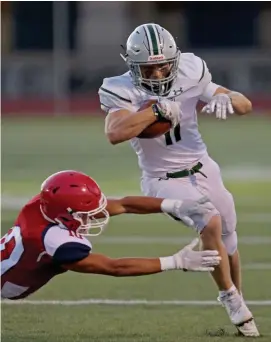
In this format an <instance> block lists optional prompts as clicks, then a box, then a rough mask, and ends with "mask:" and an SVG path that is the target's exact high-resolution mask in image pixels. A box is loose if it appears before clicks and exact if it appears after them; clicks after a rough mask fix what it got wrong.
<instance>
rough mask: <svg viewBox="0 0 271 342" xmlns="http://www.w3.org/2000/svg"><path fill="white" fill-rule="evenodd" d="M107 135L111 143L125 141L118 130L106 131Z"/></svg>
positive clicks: (115, 143)
mask: <svg viewBox="0 0 271 342" xmlns="http://www.w3.org/2000/svg"><path fill="white" fill-rule="evenodd" d="M106 136H107V139H108V141H109V142H110V144H112V145H117V144H120V143H122V142H123V141H125V140H124V139H123V138H122V137H121V135H120V134H119V133H118V132H115V131H111V132H106Z"/></svg>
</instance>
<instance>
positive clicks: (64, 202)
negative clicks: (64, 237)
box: [40, 170, 109, 236]
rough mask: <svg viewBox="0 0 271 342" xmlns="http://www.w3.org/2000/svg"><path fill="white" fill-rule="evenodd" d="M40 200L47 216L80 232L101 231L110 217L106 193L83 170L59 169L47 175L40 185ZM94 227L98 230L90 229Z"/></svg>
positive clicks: (42, 209)
mask: <svg viewBox="0 0 271 342" xmlns="http://www.w3.org/2000/svg"><path fill="white" fill-rule="evenodd" d="M40 202H41V205H40V209H41V212H42V214H43V216H44V217H45V219H47V220H48V221H50V222H56V223H58V224H61V225H64V226H65V227H66V228H68V229H70V230H73V231H75V232H77V233H79V234H81V235H87V236H96V235H99V234H101V232H102V231H103V229H104V228H105V226H106V225H107V223H108V221H109V213H108V211H107V210H106V205H107V200H106V197H105V195H104V194H103V193H102V192H101V190H100V188H99V185H98V184H97V183H96V182H95V181H94V180H93V179H92V178H91V177H89V176H88V175H86V174H84V173H82V172H78V171H73V170H67V171H60V172H57V173H54V174H53V175H51V176H50V177H48V178H47V179H46V180H45V181H44V182H43V183H42V185H41V193H40ZM95 228H96V229H97V228H98V229H99V231H98V232H96V233H91V232H90V231H93V229H95Z"/></svg>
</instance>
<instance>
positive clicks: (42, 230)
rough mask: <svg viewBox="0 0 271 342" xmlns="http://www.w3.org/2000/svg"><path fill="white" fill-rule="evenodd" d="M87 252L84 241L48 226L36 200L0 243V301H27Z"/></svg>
mask: <svg viewBox="0 0 271 342" xmlns="http://www.w3.org/2000/svg"><path fill="white" fill-rule="evenodd" d="M90 251H91V244H90V242H89V241H88V240H87V239H86V238H85V237H83V236H81V235H78V234H76V233H74V232H72V231H69V230H67V229H64V228H62V227H60V226H59V225H56V224H54V223H50V222H48V221H47V220H46V219H45V218H44V217H43V215H42V214H41V211H40V196H39V195H37V196H35V197H34V198H33V199H32V200H30V201H29V202H28V203H27V204H26V205H25V206H24V207H23V209H22V210H21V211H20V213H19V216H18V217H17V220H16V221H15V225H14V227H12V228H10V229H9V231H8V232H7V234H6V235H5V236H3V238H2V239H1V297H2V298H9V299H21V298H24V297H27V296H28V295H29V294H31V293H33V292H35V291H37V290H38V289H39V288H41V287H42V286H43V285H45V284H46V283H47V282H48V281H49V280H50V279H51V278H53V277H54V276H56V275H58V274H60V273H63V272H65V269H64V268H62V267H61V265H63V264H65V263H71V262H75V261H79V260H82V259H84V258H85V257H87V255H88V254H89V253H90Z"/></svg>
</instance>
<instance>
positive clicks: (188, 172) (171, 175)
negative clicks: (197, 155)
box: [166, 162, 207, 178]
mask: <svg viewBox="0 0 271 342" xmlns="http://www.w3.org/2000/svg"><path fill="white" fill-rule="evenodd" d="M202 166H203V165H202V163H200V162H198V163H197V164H196V165H195V166H193V167H192V168H191V169H185V170H181V171H176V172H167V174H166V176H167V178H184V177H189V176H192V175H194V174H195V173H200V174H202V175H203V176H204V177H205V178H207V176H206V175H205V174H204V173H203V172H201V171H200V169H201V168H202Z"/></svg>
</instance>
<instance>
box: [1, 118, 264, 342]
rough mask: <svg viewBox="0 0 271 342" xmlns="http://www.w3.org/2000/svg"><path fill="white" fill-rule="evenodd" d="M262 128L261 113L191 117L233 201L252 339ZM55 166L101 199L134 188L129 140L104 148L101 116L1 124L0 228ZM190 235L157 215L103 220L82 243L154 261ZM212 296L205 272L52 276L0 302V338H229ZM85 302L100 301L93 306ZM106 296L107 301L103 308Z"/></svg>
mask: <svg viewBox="0 0 271 342" xmlns="http://www.w3.org/2000/svg"><path fill="white" fill-rule="evenodd" d="M270 124H271V123H270V119H268V118H262V117H259V118H255V117H251V118H249V117H248V118H245V117H244V118H236V119H230V120H228V121H226V122H219V121H217V120H215V119H209V118H206V117H204V118H202V119H201V120H200V127H201V131H202V133H203V136H204V138H205V141H206V142H207V144H208V146H209V153H210V154H211V156H212V157H213V158H215V159H216V160H217V161H218V162H219V164H220V165H221V167H222V171H223V175H224V179H225V183H226V185H227V187H228V188H229V189H230V190H231V191H232V193H233V194H234V197H235V200H236V208H237V213H238V218H239V222H238V232H239V239H240V251H241V254H242V262H243V269H244V272H243V281H244V295H245V298H246V299H247V300H249V301H253V302H252V304H254V306H251V308H252V310H253V313H254V315H255V318H256V319H257V322H258V325H259V328H260V330H261V332H262V334H263V335H264V336H263V338H261V341H262V342H268V341H270V340H271V332H270V327H271V319H270V312H271V294H270V289H271V254H270V246H271V231H270V223H269V222H270V219H271V158H270V135H271V128H270ZM61 169H78V170H82V171H84V172H86V173H89V174H90V175H92V176H93V177H94V178H95V179H96V180H97V181H98V182H99V183H100V185H101V188H102V189H103V191H104V192H105V193H106V194H108V195H122V194H137V193H138V194H139V192H140V187H139V176H140V174H139V170H138V167H137V160H136V156H135V155H134V153H133V151H132V150H131V148H130V146H129V144H123V145H117V146H111V145H109V143H108V142H107V141H106V139H105V137H104V135H103V122H102V120H100V119H93V118H80V117H78V118H75V119H73V118H67V117H58V118H47V119H44V118H40V119H33V118H31V119H27V118H23V119H18V118H9V119H8V118H3V119H2V231H3V232H5V231H6V230H7V229H8V228H9V227H10V226H11V225H12V222H13V220H14V219H15V215H16V212H17V207H18V205H20V203H21V202H24V201H25V200H26V199H27V198H29V197H30V196H31V195H33V194H35V193H36V192H37V191H38V190H39V187H40V184H41V182H42V181H43V180H44V179H45V178H46V177H47V176H48V175H49V174H51V173H53V172H56V171H59V170H61ZM193 236H195V234H194V233H193V232H192V231H190V230H188V228H185V227H183V226H181V225H179V224H177V223H175V222H173V221H171V220H168V219H166V218H165V217H163V216H162V215H150V216H143V217H142V216H141V217H136V216H133V215H130V216H129V215H127V216H123V217H119V218H112V219H111V224H110V226H109V227H108V229H107V231H106V232H105V233H104V235H103V236H102V237H98V238H95V239H93V241H92V243H93V246H94V251H99V252H102V253H106V254H108V255H110V256H113V257H114V256H115V257H118V256H162V255H169V254H172V253H174V252H175V251H177V250H178V249H179V248H180V247H181V246H183V245H184V244H185V242H186V241H188V240H189V239H190V238H192V237H193ZM216 296H217V292H216V289H215V286H214V285H213V283H212V281H211V279H210V277H209V275H206V274H191V273H188V274H187V273H186V274H184V273H181V272H180V273H179V272H168V273H163V274H158V275H154V276H148V277H139V278H129V279H128V278H126V279H124V278H123V279H115V278H109V277H108V278H107V277H104V276H96V275H95V276H88V275H78V274H72V273H70V274H65V275H60V276H59V277H57V278H55V279H54V280H53V281H52V282H51V283H50V284H49V285H47V286H46V287H44V288H43V289H42V290H40V291H39V292H38V293H37V294H35V295H33V296H31V297H29V300H31V301H32V302H31V303H29V304H23V305H18V304H17V305H7V304H2V341H3V342H21V341H22V342H24V341H25V342H26V341H27V342H32V341H33V342H34V341H35V342H77V341H78V342H79V341H80V342H86V341H97V342H98V341H99V342H109V341H110V342H128V341H130V342H132V341H137V342H138V341H144V342H149V341H150V342H158V341H161V342H177V341H182V342H192V341H193V342H194V341H198V342H203V341H214V342H216V341H225V342H230V341H234V340H235V339H236V338H235V337H234V332H235V330H234V328H232V326H231V324H230V323H229V321H228V318H227V316H226V314H225V312H224V309H223V308H221V307H220V306H218V305H213V304H214V303H215V299H216ZM93 299H99V300H101V301H100V302H99V303H103V304H93ZM107 299H110V300H113V302H109V303H108V304H107V305H105V303H106V300H107ZM80 300H81V302H79V301H80ZM91 300H92V302H91ZM129 300H131V301H132V302H129ZM136 300H139V301H140V300H141V302H136ZM144 300H145V302H142V301H144ZM43 301H45V302H43ZM46 301H47V302H46ZM48 301H50V302H48ZM88 301H89V302H88ZM165 301H166V302H165ZM167 301H169V302H167ZM191 301H196V303H195V302H194V303H192V302H191ZM203 301H206V302H203ZM90 303H91V305H89V304H90ZM184 303H186V305H180V304H184ZM109 304H110V305H109ZM132 304H134V305H132ZM192 304H194V305H192ZM255 304H256V305H255ZM221 328H223V329H224V332H223V331H222V330H221ZM238 340H242V339H240V338H239V339H238ZM252 341H253V339H252Z"/></svg>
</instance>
